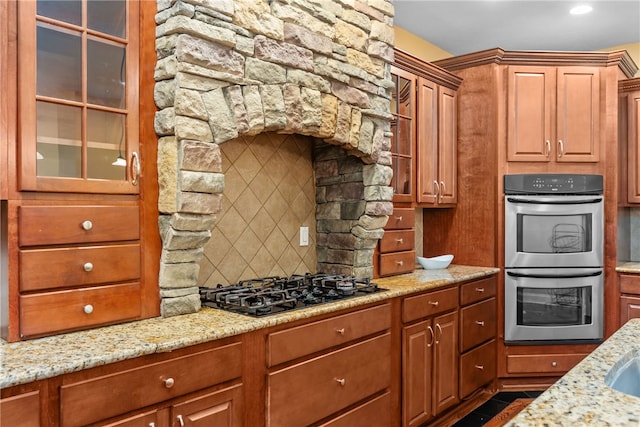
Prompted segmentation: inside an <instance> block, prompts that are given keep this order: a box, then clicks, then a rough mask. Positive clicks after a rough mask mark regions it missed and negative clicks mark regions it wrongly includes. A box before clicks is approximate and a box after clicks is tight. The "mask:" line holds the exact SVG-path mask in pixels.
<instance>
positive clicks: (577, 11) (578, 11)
mask: <svg viewBox="0 0 640 427" xmlns="http://www.w3.org/2000/svg"><path fill="white" fill-rule="evenodd" d="M592 10H593V8H592V7H591V6H588V5H586V4H583V5H580V6H576V7H574V8H573V9H571V10H570V11H569V13H570V14H572V15H584V14H585V13H589V12H591V11H592Z"/></svg>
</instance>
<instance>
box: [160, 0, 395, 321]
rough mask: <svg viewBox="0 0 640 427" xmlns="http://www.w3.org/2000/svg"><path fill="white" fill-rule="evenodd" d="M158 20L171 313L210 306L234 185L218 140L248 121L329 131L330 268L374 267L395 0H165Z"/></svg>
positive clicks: (165, 267)
mask: <svg viewBox="0 0 640 427" xmlns="http://www.w3.org/2000/svg"><path fill="white" fill-rule="evenodd" d="M156 23H157V29H156V52H157V55H158V62H157V64H156V71H155V80H156V87H155V102H156V105H157V106H158V109H159V111H158V112H157V114H156V119H155V129H156V133H157V134H158V136H159V141H158V172H159V177H158V181H159V186H160V194H159V209H160V214H161V215H160V218H159V222H160V231H161V235H162V236H161V237H162V242H163V248H162V256H161V265H160V277H159V283H160V294H161V297H162V302H161V312H162V315H163V316H171V315H176V314H183V313H190V312H194V311H197V310H198V309H199V308H200V301H199V294H198V288H197V279H198V268H199V267H198V261H199V260H200V259H201V257H202V253H203V246H204V244H205V243H206V242H207V241H208V240H209V238H210V237H211V231H210V230H211V228H212V227H213V224H214V223H215V221H216V213H218V212H219V211H220V206H221V203H222V193H223V190H224V175H223V174H222V165H221V155H220V147H219V146H218V144H221V143H223V142H225V141H228V140H231V139H234V138H236V137H238V136H241V135H256V134H259V133H261V132H273V131H275V132H281V133H296V134H302V135H309V136H312V137H315V138H318V139H320V140H322V143H318V144H317V147H316V159H315V161H316V164H315V170H316V180H317V182H316V221H317V223H318V224H317V231H318V236H317V251H318V264H319V270H322V271H324V272H327V273H331V272H337V273H343V274H353V275H358V276H371V275H372V274H373V265H372V263H373V256H372V255H373V248H374V247H375V244H376V242H377V240H378V239H379V238H380V237H382V233H383V231H382V228H383V227H384V225H385V224H386V221H387V216H388V215H389V214H391V212H392V209H393V205H392V203H391V200H392V197H393V192H392V189H391V187H389V183H390V180H391V175H392V170H391V153H390V151H389V149H390V137H391V133H390V121H391V119H392V116H391V114H390V112H389V105H390V104H389V99H390V88H391V86H392V82H391V78H390V73H389V64H390V63H391V62H392V60H393V43H394V39H393V38H394V33H393V5H392V3H391V1H390V0H333V1H332V0H158V13H157V15H156ZM347 154H350V155H352V156H348V155H347ZM353 156H355V157H353ZM357 158H359V159H357ZM356 160H357V161H356ZM355 196H357V200H356V199H354V198H353V197H355Z"/></svg>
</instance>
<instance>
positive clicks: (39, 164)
mask: <svg viewBox="0 0 640 427" xmlns="http://www.w3.org/2000/svg"><path fill="white" fill-rule="evenodd" d="M154 14H155V4H154V3H153V2H137V1H125V2H92V1H88V0H82V1H78V2H55V1H28V2H22V1H5V2H2V3H1V4H0V22H1V24H2V25H1V26H0V28H2V29H1V30H0V39H1V41H2V44H1V46H2V51H1V52H0V74H1V75H2V76H3V79H2V81H1V82H0V86H1V89H2V93H3V97H2V100H1V101H0V120H1V122H2V131H1V132H2V133H1V134H0V140H1V142H2V155H1V157H0V162H1V163H0V166H1V167H0V169H1V170H2V171H3V172H2V184H1V186H0V199H1V202H0V203H1V204H0V209H1V212H0V213H1V218H2V222H1V225H2V226H1V227H0V229H1V231H0V245H1V246H0V247H1V248H2V258H1V267H0V278H1V280H2V282H1V288H0V289H1V302H2V312H3V318H2V337H3V338H5V339H7V340H9V341H16V340H20V339H26V338H31V337H37V336H44V335H50V334H54V333H58V332H62V331H70V330H77V329H83V328H87V327H93V326H97V325H103V324H110V323H117V322H121V321H128V320H134V319H141V318H145V317H151V316H155V315H158V314H159V309H158V306H159V304H158V290H157V270H158V267H157V265H156V264H157V262H158V261H157V260H154V258H155V259H159V256H158V253H159V236H158V235H157V225H156V223H157V208H155V207H154V206H155V205H157V203H153V202H152V203H146V204H144V203H143V200H145V199H148V200H153V198H154V197H156V195H155V191H156V190H154V189H153V187H152V186H151V185H150V183H151V182H152V181H153V180H154V174H155V172H154V169H155V151H154V150H155V148H153V145H155V144H153V141H155V139H156V138H155V133H154V130H153V113H154V108H153V83H152V82H153V68H152V67H153V64H154V62H155V52H154V47H153V46H154V40H155V35H154V27H155V26H154V18H153V17H154ZM143 82H147V83H143ZM145 143H146V144H145Z"/></svg>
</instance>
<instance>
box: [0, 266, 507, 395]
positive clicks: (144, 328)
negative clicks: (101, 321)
mask: <svg viewBox="0 0 640 427" xmlns="http://www.w3.org/2000/svg"><path fill="white" fill-rule="evenodd" d="M498 271H499V270H498V269H497V268H490V267H488V268H485V267H469V266H458V265H452V266H449V268H448V269H444V270H429V271H427V270H417V271H416V272H415V273H411V274H404V275H401V276H393V277H389V278H380V279H376V280H375V283H377V284H378V286H379V287H381V288H386V289H388V291H386V292H378V293H375V294H371V295H367V296H362V297H357V298H352V299H347V300H343V301H337V302H334V303H331V304H324V305H318V306H314V307H310V308H305V309H300V310H294V311H289V312H284V313H281V314H276V315H272V316H267V317H262V318H257V319H256V318H253V317H249V316H244V315H241V314H234V313H229V312H226V311H222V310H216V309H209V308H203V309H202V310H200V311H199V312H198V313H194V314H187V315H182V316H175V317H170V318H159V317H158V318H153V319H145V320H141V321H136V322H131V323H125V324H120V325H114V326H108V327H103V328H97V329H92V330H89V331H81V332H73V333H69V334H63V335H56V336H52V337H46V338H40V339H34V340H29V341H23V342H17V343H7V342H5V341H2V340H0V388H5V387H10V386H13V385H18V384H25V383H29V382H32V381H35V380H39V379H43V378H50V377H54V376H57V375H61V374H66V373H70V372H75V371H80V370H82V369H87V368H91V367H95V366H101V365H105V364H108V363H112V362H117V361H121V360H125V359H131V358H134V357H139V356H143V355H147V354H152V353H160V352H167V351H172V350H176V349H179V348H182V347H187V346H190V345H195V344H200V343H204V342H208V341H213V340H217V339H221V338H226V337H230V336H234V335H239V334H242V333H245V332H250V331H255V330H258V329H262V328H267V327H270V326H275V325H279V324H283V323H287V322H293V321H295V320H300V319H307V318H310V317H313V316H317V315H320V314H326V313H331V312H335V311H339V310H343V309H347V308H353V307H357V306H359V305H363V304H368V303H372V302H377V301H383V300H386V299H389V298H394V297H398V296H402V295H408V294H411V293H414V292H419V291H423V290H428V289H434V288H438V287H442V286H446V285H449V284H452V283H457V282H461V281H465V280H471V279H476V278H481V277H484V276H487V275H491V274H494V273H497V272H498Z"/></svg>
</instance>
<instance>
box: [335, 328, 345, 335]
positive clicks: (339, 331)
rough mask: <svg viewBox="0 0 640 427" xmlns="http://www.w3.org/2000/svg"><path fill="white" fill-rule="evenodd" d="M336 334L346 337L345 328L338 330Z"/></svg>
mask: <svg viewBox="0 0 640 427" xmlns="http://www.w3.org/2000/svg"><path fill="white" fill-rule="evenodd" d="M336 332H337V333H339V334H340V335H344V328H340V329H336Z"/></svg>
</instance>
